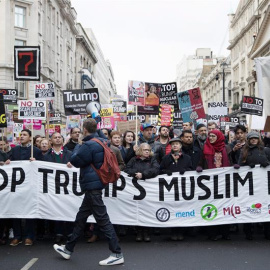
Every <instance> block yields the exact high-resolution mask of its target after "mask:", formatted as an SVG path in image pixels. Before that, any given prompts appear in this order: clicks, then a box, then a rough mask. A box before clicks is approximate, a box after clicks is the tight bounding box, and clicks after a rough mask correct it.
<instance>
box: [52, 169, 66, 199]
mask: <svg viewBox="0 0 270 270" xmlns="http://www.w3.org/2000/svg"><path fill="white" fill-rule="evenodd" d="M61 175H63V176H64V177H65V181H64V182H63V183H61ZM68 184H69V177H68V173H67V172H66V171H62V170H56V174H55V194H60V187H63V189H64V193H65V194H68V190H67V186H68Z"/></svg>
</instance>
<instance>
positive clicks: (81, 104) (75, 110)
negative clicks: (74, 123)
mask: <svg viewBox="0 0 270 270" xmlns="http://www.w3.org/2000/svg"><path fill="white" fill-rule="evenodd" d="M63 98H64V109H65V115H77V114H79V115H81V114H85V115H87V114H88V113H87V112H86V110H85V108H86V106H87V105H88V103H89V102H91V101H97V102H99V93H98V89H97V88H91V89H77V90H65V91H63Z"/></svg>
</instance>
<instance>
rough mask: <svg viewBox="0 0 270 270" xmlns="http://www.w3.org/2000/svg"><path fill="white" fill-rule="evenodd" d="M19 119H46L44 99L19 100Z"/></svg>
mask: <svg viewBox="0 0 270 270" xmlns="http://www.w3.org/2000/svg"><path fill="white" fill-rule="evenodd" d="M18 105H19V108H18V110H19V115H18V118H19V119H39V120H46V101H38V100H19V101H18Z"/></svg>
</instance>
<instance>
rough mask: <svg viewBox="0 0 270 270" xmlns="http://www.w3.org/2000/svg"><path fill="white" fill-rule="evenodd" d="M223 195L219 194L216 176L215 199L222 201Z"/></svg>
mask: <svg viewBox="0 0 270 270" xmlns="http://www.w3.org/2000/svg"><path fill="white" fill-rule="evenodd" d="M222 198H223V194H218V175H214V199H222Z"/></svg>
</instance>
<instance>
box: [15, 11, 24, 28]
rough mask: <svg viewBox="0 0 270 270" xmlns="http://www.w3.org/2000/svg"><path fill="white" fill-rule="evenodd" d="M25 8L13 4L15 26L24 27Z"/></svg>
mask: <svg viewBox="0 0 270 270" xmlns="http://www.w3.org/2000/svg"><path fill="white" fill-rule="evenodd" d="M25 14H26V8H24V7H20V6H15V26H16V27H21V28H25Z"/></svg>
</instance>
